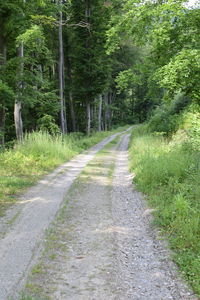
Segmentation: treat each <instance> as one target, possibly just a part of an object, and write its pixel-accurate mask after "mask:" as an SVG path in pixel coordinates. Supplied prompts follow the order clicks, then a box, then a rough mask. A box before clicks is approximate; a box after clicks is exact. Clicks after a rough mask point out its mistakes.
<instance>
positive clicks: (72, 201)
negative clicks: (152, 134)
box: [27, 134, 196, 300]
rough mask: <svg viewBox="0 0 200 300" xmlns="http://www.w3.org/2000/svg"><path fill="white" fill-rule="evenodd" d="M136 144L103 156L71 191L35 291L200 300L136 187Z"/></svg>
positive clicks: (121, 299)
mask: <svg viewBox="0 0 200 300" xmlns="http://www.w3.org/2000/svg"><path fill="white" fill-rule="evenodd" d="M129 138H130V136H129V134H125V135H123V136H122V138H121V140H120V142H119V143H118V144H116V145H114V144H113V145H111V146H112V147H110V148H106V149H105V150H104V152H101V153H99V154H97V156H96V157H95V158H94V159H93V160H92V161H91V162H90V163H89V164H88V166H87V167H86V168H85V169H84V171H83V172H82V173H81V174H80V176H79V178H78V181H77V182H76V183H75V184H74V185H73V186H72V187H71V191H70V196H68V197H67V198H66V203H67V204H66V206H65V207H64V208H63V209H62V212H61V214H60V215H59V214H58V215H57V221H56V222H55V223H54V224H53V226H52V228H51V235H50V236H49V237H48V236H47V238H46V245H45V247H46V248H45V251H44V253H43V255H41V256H40V258H39V262H38V265H37V268H36V269H35V271H34V272H33V273H32V274H31V276H30V277H29V279H28V285H27V286H28V287H29V289H28V290H27V291H28V292H29V293H32V294H33V295H35V296H40V297H41V299H52V300H68V299H69V300H106V299H108V300H128V299H133V300H170V299H173V300H195V299H196V297H195V296H194V294H193V293H192V292H191V291H190V290H189V288H188V287H187V286H186V285H185V283H184V282H183V281H182V280H181V279H180V276H179V274H178V271H177V268H176V266H175V265H174V264H173V263H172V261H171V260H170V254H169V250H167V247H166V243H164V242H163V241H162V240H161V239H160V237H159V233H158V231H156V230H155V229H154V228H153V227H152V225H151V218H152V217H151V214H150V210H149V209H148V207H147V205H146V202H145V200H144V199H143V196H142V195H141V194H140V193H138V192H137V191H136V190H135V189H134V187H133V185H132V176H131V174H130V173H129V171H128V153H127V148H128V142H129ZM35 291H37V292H35Z"/></svg>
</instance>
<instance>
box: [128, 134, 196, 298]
mask: <svg viewBox="0 0 200 300" xmlns="http://www.w3.org/2000/svg"><path fill="white" fill-rule="evenodd" d="M178 134H179V133H177V135H178ZM129 153H130V168H131V170H132V171H133V172H134V173H135V174H136V176H135V179H134V180H135V182H136V185H137V187H138V189H139V190H141V191H142V192H144V193H145V194H147V195H148V199H149V203H150V205H151V206H153V207H154V208H156V210H155V212H154V215H155V221H154V222H155V223H156V224H157V225H159V226H161V227H162V229H163V230H164V232H165V234H167V235H168V237H169V241H170V245H171V248H172V249H173V251H174V252H175V256H174V260H175V261H176V263H177V264H178V265H179V267H180V269H181V270H182V272H183V274H184V275H185V277H186V278H187V279H188V281H189V283H190V284H191V285H192V287H193V288H194V290H195V292H196V293H197V294H198V295H200V273H199V270H200V256H199V253H200V218H199V214H200V203H199V195H200V188H199V181H200V167H199V163H198V161H199V159H198V153H197V151H196V148H195V149H191V147H188V146H186V143H185V141H184V139H182V137H181V139H179V138H178V137H177V136H176V137H173V140H172V141H169V140H167V139H164V138H163V137H162V136H158V135H155V134H149V133H148V132H147V131H146V130H144V128H143V129H141V128H137V129H135V130H134V131H133V134H132V142H131V144H130V152H129Z"/></svg>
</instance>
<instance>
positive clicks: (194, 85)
mask: <svg viewBox="0 0 200 300" xmlns="http://www.w3.org/2000/svg"><path fill="white" fill-rule="evenodd" d="M199 74H200V50H196V49H194V50H191V49H189V50H188V49H183V50H182V51H181V52H179V53H178V54H177V55H176V56H175V57H173V58H172V59H171V60H170V62H169V63H168V64H167V65H165V66H164V67H162V68H161V69H158V71H157V73H156V75H155V78H156V79H157V80H159V84H160V85H161V86H162V87H164V88H167V89H168V90H169V91H172V92H176V91H181V92H184V93H185V94H186V95H188V96H191V97H192V98H193V99H196V100H199V99H200V94H199Z"/></svg>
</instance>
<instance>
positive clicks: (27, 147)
mask: <svg viewBox="0 0 200 300" xmlns="http://www.w3.org/2000/svg"><path fill="white" fill-rule="evenodd" d="M123 129H126V127H123V128H119V129H116V130H114V131H112V132H109V131H107V132H100V133H94V134H93V135H91V136H89V137H87V136H84V135H83V134H81V133H74V134H68V135H66V136H61V135H54V136H52V135H50V134H49V133H47V132H42V131H41V132H34V133H31V134H27V135H26V137H25V140H24V142H23V143H22V144H19V145H16V146H15V148H14V149H10V150H6V151H4V152H1V153H0V215H1V214H3V213H4V211H5V209H6V208H7V207H8V206H10V205H11V204H12V203H15V202H16V201H17V196H18V195H19V194H20V193H22V192H23V191H24V190H25V189H26V188H27V187H29V186H31V185H33V184H34V183H35V182H36V181H38V179H39V178H41V176H43V175H45V174H47V173H48V172H49V171H51V170H52V169H53V168H55V167H56V166H58V165H59V164H62V163H63V162H66V161H68V160H70V159H71V158H72V157H73V156H75V155H76V154H78V153H80V152H82V151H83V150H85V149H87V148H89V147H91V146H92V145H94V144H96V143H98V142H99V141H100V140H102V139H103V138H104V137H106V136H108V135H110V134H111V133H114V132H117V131H121V130H123Z"/></svg>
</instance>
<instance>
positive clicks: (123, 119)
mask: <svg viewBox="0 0 200 300" xmlns="http://www.w3.org/2000/svg"><path fill="white" fill-rule="evenodd" d="M199 19H200V13H199V9H198V6H194V7H193V8H191V7H190V6H187V5H186V4H185V2H184V1H172V0H170V1H145V2H143V1H132V0H126V1H118V0H112V1H111V0H110V1H104V0H93V1H91V0H85V1H81V0H80V1H79V0H76V1H63V0H56V1H52V0H37V1H36V0H34V1H33V0H29V1H26V0H21V1H14V0H13V1H6V2H5V1H1V3H0V22H1V24H0V26H1V31H0V132H1V135H0V143H1V145H4V142H8V141H11V140H13V139H15V137H17V139H18V140H19V141H20V140H22V139H23V134H24V133H25V132H32V131H35V130H39V129H45V130H48V131H49V132H50V133H59V132H62V133H67V132H72V131H82V132H87V134H90V132H91V131H95V130H99V131H101V130H106V129H109V128H110V127H111V125H113V124H116V123H128V122H129V123H138V122H143V121H145V120H146V119H149V118H150V117H151V116H152V115H153V118H152V121H151V124H150V126H151V127H152V129H153V130H154V129H155V130H158V131H162V132H173V131H174V130H175V129H177V126H178V125H177V122H178V121H177V120H176V118H178V117H179V115H180V113H181V112H182V111H183V110H184V109H185V108H186V107H189V106H190V107H191V104H192V106H193V110H195V111H198V110H199V97H200V95H199V87H198V84H199V74H200V72H199V71H200V65H199V59H200V52H199V51H200V50H199ZM194 107H195V108H194ZM164 120H165V121H164ZM158 123H159V124H158ZM154 127H155V128H154ZM157 127H158V128H157Z"/></svg>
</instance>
